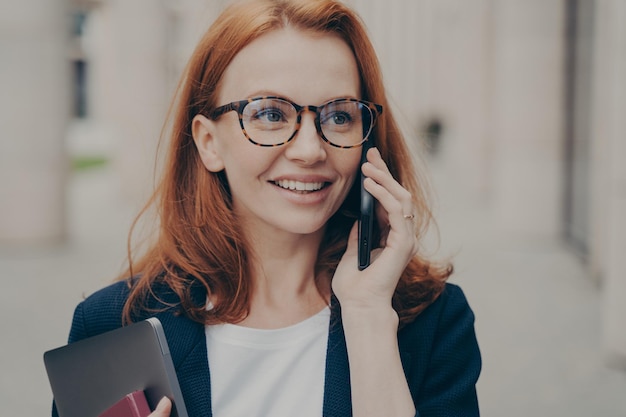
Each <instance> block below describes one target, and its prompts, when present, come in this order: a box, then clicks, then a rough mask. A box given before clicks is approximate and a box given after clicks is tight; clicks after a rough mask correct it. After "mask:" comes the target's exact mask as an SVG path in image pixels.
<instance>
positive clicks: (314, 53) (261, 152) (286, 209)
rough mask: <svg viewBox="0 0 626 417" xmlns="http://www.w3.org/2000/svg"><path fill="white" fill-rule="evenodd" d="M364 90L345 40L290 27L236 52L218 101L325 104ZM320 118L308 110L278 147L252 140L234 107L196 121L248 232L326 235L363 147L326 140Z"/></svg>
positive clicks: (200, 143) (199, 138)
mask: <svg viewBox="0 0 626 417" xmlns="http://www.w3.org/2000/svg"><path fill="white" fill-rule="evenodd" d="M359 92H360V81H359V74H358V69H357V65H356V61H355V58H354V55H353V54H352V51H351V50H350V48H349V47H348V45H347V44H346V43H345V42H344V41H343V40H342V39H340V38H339V37H336V36H333V35H328V34H319V33H314V32H308V31H302V30H298V29H294V28H285V29H279V30H275V31H272V32H270V33H267V34H265V35H263V36H261V37H259V38H258V39H256V40H254V41H253V42H252V43H250V44H249V45H247V46H246V47H245V48H244V49H242V50H241V51H240V52H239V53H238V54H237V55H236V56H235V58H234V59H233V61H232V62H231V63H230V65H229V66H228V67H227V69H226V71H225V73H224V75H223V78H222V81H221V84H220V90H219V95H218V102H217V105H218V106H221V105H224V104H227V103H230V102H234V101H239V100H243V99H247V98H253V97H258V96H279V97H283V98H286V99H288V100H291V101H292V102H294V103H297V104H300V105H304V106H306V105H316V106H319V105H321V104H324V103H326V102H328V101H329V100H332V99H336V98H360V96H359ZM314 118H315V114H314V113H313V112H309V111H305V112H304V113H303V114H302V121H301V125H300V129H299V131H298V133H297V135H296V136H295V137H294V139H293V140H292V141H291V142H289V143H287V144H285V145H282V146H278V147H260V146H257V145H254V144H252V143H250V142H249V141H248V139H247V138H246V137H245V136H244V133H243V132H242V130H241V128H240V125H239V119H238V115H237V112H236V111H230V112H227V113H225V114H224V115H222V116H221V117H220V118H219V119H218V120H216V121H212V120H209V119H207V118H204V117H203V116H196V119H194V125H193V133H194V140H195V141H196V145H197V147H198V150H199V152H200V155H201V158H202V160H203V163H204V164H205V166H206V167H207V169H209V170H210V171H213V172H219V171H221V170H224V171H225V173H226V176H227V178H228V183H229V186H230V190H231V193H232V199H233V207H234V210H235V212H236V213H237V215H238V216H239V218H240V219H241V220H242V222H243V224H244V225H245V227H246V229H247V230H252V231H254V232H257V233H284V232H288V233H292V234H310V233H314V232H320V231H321V230H322V229H323V226H324V225H325V224H326V222H327V221H328V219H329V218H330V217H331V216H332V215H333V214H334V213H335V212H336V211H337V210H338V208H339V207H340V205H341V203H342V202H343V200H344V199H345V197H346V195H347V194H348V191H349V190H350V188H351V186H352V184H353V183H354V180H355V178H356V177H357V174H358V169H359V161H360V153H361V148H360V147H356V148H350V149H340V148H335V147H332V146H330V145H329V144H327V143H325V142H324V141H323V140H322V138H321V137H320V136H319V134H318V132H317V130H316V128H315V124H314ZM250 228H252V229H250Z"/></svg>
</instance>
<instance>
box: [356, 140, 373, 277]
mask: <svg viewBox="0 0 626 417" xmlns="http://www.w3.org/2000/svg"><path fill="white" fill-rule="evenodd" d="M373 142H374V141H373V138H372V137H371V136H370V137H369V138H368V139H367V140H366V141H365V142H363V145H362V150H361V164H360V165H359V169H360V167H361V166H363V164H364V163H365V162H366V161H367V157H366V154H367V151H368V149H370V148H371V147H373V146H374V143H373ZM364 180H365V176H364V175H363V173H361V196H360V198H361V212H360V215H359V224H358V228H359V256H358V258H359V271H362V270H364V269H365V268H367V267H368V266H369V264H370V252H371V250H372V232H373V228H374V197H372V195H371V194H370V193H369V192H367V191H366V190H365V188H364V187H363V181H364Z"/></svg>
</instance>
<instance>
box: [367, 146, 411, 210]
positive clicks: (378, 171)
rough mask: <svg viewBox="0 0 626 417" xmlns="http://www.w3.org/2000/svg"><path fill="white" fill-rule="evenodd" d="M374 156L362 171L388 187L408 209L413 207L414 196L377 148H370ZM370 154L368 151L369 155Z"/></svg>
mask: <svg viewBox="0 0 626 417" xmlns="http://www.w3.org/2000/svg"><path fill="white" fill-rule="evenodd" d="M370 152H372V154H373V156H372V158H371V159H370V160H368V162H366V163H365V164H363V166H362V168H361V171H362V172H363V175H364V176H365V177H368V178H371V179H372V180H374V181H375V182H377V183H378V184H380V185H382V186H383V187H385V188H387V189H388V190H389V192H390V193H391V194H392V195H393V196H394V197H395V198H396V199H398V200H399V201H400V202H401V203H402V204H403V206H405V207H406V208H407V209H410V208H411V207H412V196H411V193H409V192H408V191H407V190H406V189H405V188H404V187H403V186H402V185H401V184H400V183H399V182H398V181H397V180H396V179H395V178H394V177H393V176H392V175H391V173H390V171H389V168H388V167H387V164H385V162H384V161H383V160H382V158H381V157H380V153H378V150H377V149H374V150H373V151H372V150H371V149H370ZM369 155H370V154H369V153H368V156H369Z"/></svg>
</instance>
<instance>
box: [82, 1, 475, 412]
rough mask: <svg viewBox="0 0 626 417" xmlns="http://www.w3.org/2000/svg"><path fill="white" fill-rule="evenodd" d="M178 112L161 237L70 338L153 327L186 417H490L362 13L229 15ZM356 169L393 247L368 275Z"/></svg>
mask: <svg viewBox="0 0 626 417" xmlns="http://www.w3.org/2000/svg"><path fill="white" fill-rule="evenodd" d="M175 106H176V107H175V114H174V119H173V125H172V132H173V134H172V137H171V142H170V145H169V152H168V160H167V162H166V167H165V171H164V174H163V179H162V181H161V183H160V186H159V187H158V189H157V190H156V193H155V195H154V197H153V198H152V200H151V202H152V203H153V204H155V205H156V207H157V208H158V213H159V216H160V219H159V220H160V226H159V227H160V229H159V233H158V238H157V239H156V241H155V243H154V244H153V245H152V246H151V247H149V248H148V250H147V251H146V252H145V253H144V255H143V256H141V257H140V258H139V259H138V260H136V261H132V262H131V265H130V269H129V271H128V273H127V274H125V277H126V278H125V279H123V280H121V281H120V282H118V283H116V284H114V285H112V286H110V287H107V288H105V289H103V290H101V291H99V292H97V293H96V294H94V295H92V296H91V297H89V298H87V299H86V300H85V301H84V302H82V303H81V304H80V305H79V306H78V307H77V309H76V312H75V316H74V321H73V324H72V330H71V334H70V341H71V342H73V341H77V340H79V339H82V338H85V337H88V336H93V335H95V334H99V333H102V332H104V331H108V330H112V329H114V328H116V327H120V326H122V325H123V324H124V323H129V322H132V321H138V320H141V319H145V318H147V317H150V316H156V317H158V318H159V319H160V320H161V322H162V323H163V326H164V329H165V333H166V335H167V337H168V341H169V344H170V350H171V352H172V358H173V361H174V364H175V367H176V371H177V375H178V378H179V381H180V385H181V390H182V392H183V397H184V399H185V403H186V407H187V410H188V412H189V414H190V416H206V415H214V416H216V417H221V416H244V415H245V416H272V417H273V416H294V415H297V416H322V415H323V416H350V415H353V416H386V417H392V416H415V415H419V416H473V415H478V405H477V399H476V391H475V383H476V381H477V378H478V374H479V372H480V353H479V350H478V345H477V342H476V338H475V334H474V329H473V321H474V317H473V314H472V311H471V310H470V308H469V306H468V304H467V302H466V300H465V297H464V295H463V293H462V292H461V290H460V289H459V288H458V287H456V286H454V285H451V284H447V283H446V279H447V278H448V276H449V275H450V273H451V271H452V268H451V266H450V265H443V266H442V265H437V264H435V263H433V262H431V261H429V260H427V259H425V258H424V257H423V256H422V255H421V254H420V252H419V248H420V238H421V237H422V236H423V233H424V231H425V228H426V226H427V225H428V223H429V222H430V220H431V217H430V212H429V210H428V207H427V203H426V201H425V196H424V194H425V193H424V184H423V182H420V181H418V179H417V177H416V175H415V171H414V169H415V167H414V166H413V164H412V162H411V158H410V155H409V151H408V149H407V146H406V144H405V141H404V138H403V137H402V135H401V133H400V130H399V129H398V127H397V125H396V123H395V121H394V119H393V116H392V114H391V111H390V109H389V107H388V106H387V100H386V97H385V92H384V89H383V83H382V77H381V74H380V70H379V66H378V62H377V60H376V55H375V52H374V50H373V48H372V45H371V44H370V42H369V40H368V38H367V35H366V32H365V29H364V27H363V26H362V23H361V22H360V20H359V19H358V18H357V16H356V15H355V14H354V12H352V11H351V10H349V9H348V8H346V7H345V6H344V5H342V4H341V3H338V2H335V1H333V0H314V1H311V0H300V1H297V0H296V1H291V0H254V1H251V2H246V3H242V4H239V3H237V4H234V5H232V6H231V7H230V8H228V9H226V10H225V11H224V12H223V14H222V15H221V16H220V17H218V19H217V20H216V22H215V23H214V24H213V26H211V28H209V30H208V31H207V33H206V34H205V35H204V37H203V38H202V39H201V41H200V43H199V45H198V47H197V48H196V50H195V52H194V53H193V55H192V57H191V60H190V62H189V64H188V67H187V69H186V71H185V74H184V77H183V80H182V82H181V85H180V89H179V94H178V97H177V101H176V104H175ZM372 140H373V141H374V143H375V148H374V149H370V150H369V151H368V152H367V162H366V163H364V164H362V165H361V163H360V156H361V147H362V145H363V143H364V142H365V141H372ZM360 174H362V175H364V176H365V177H366V180H365V182H364V186H365V188H366V190H367V191H368V192H369V193H371V195H372V196H373V197H374V198H375V200H376V202H377V203H376V217H377V222H376V224H377V228H376V230H377V233H376V237H375V239H376V241H377V242H380V243H379V247H378V248H376V249H375V250H374V251H373V253H372V262H371V265H370V266H369V267H368V268H366V269H364V270H359V268H358V267H357V232H356V230H357V229H356V222H355V219H356V218H357V215H358V208H359V181H358V179H359V175H360ZM127 277H134V278H131V279H129V278H127ZM209 370H210V372H209ZM170 406H171V404H170V403H169V401H168V400H166V399H164V400H163V401H162V402H161V403H160V404H159V406H158V407H157V409H156V410H155V411H154V412H153V413H152V416H153V417H159V416H167V415H169V412H170V409H169V407H170Z"/></svg>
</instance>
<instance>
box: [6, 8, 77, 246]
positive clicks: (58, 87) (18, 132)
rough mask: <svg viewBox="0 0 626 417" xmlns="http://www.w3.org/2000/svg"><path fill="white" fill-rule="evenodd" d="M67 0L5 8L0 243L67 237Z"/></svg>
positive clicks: (35, 242)
mask: <svg viewBox="0 0 626 417" xmlns="http://www.w3.org/2000/svg"><path fill="white" fill-rule="evenodd" d="M66 6H67V5H66V3H65V2H64V1H63V0H32V1H28V2H24V1H19V0H5V1H3V2H2V4H0V28H1V30H0V244H2V245H4V244H7V245H32V244H38V243H51V242H59V241H61V240H62V239H63V238H64V236H65V209H66V206H65V180H66V171H67V161H66V159H65V152H64V146H63V143H64V140H65V134H66V129H67V125H68V123H69V120H70V95H69V91H70V87H69V86H70V68H69V63H68V60H67V52H68V32H67V21H66V13H65V11H66V10H67V7H66Z"/></svg>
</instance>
